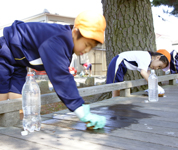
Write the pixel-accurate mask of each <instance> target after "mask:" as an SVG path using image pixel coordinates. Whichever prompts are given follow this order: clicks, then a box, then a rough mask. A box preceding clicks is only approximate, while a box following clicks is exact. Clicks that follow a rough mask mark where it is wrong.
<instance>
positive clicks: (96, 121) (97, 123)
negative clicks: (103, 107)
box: [80, 105, 106, 129]
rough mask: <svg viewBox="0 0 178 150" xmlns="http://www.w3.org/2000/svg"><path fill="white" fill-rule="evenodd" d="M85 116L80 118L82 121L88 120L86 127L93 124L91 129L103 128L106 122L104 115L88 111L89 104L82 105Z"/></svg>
mask: <svg viewBox="0 0 178 150" xmlns="http://www.w3.org/2000/svg"><path fill="white" fill-rule="evenodd" d="M83 109H84V113H85V116H84V117H83V118H80V120H81V121H83V122H89V123H88V124H87V127H91V126H94V128H93V129H99V128H103V127H104V126H105V124H106V118H105V117H104V116H99V115H96V114H92V113H90V106H89V105H83Z"/></svg>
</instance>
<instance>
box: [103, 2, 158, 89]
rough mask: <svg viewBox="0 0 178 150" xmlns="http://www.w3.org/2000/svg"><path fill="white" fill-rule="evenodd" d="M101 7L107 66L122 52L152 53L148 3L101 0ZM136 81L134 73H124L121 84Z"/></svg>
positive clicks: (151, 22)
mask: <svg viewBox="0 0 178 150" xmlns="http://www.w3.org/2000/svg"><path fill="white" fill-rule="evenodd" d="M102 4H103V14H104V16H105V18H106V23H107V27H106V32H105V44H106V58H107V65H108V64H109V63H110V61H111V59H112V58H113V57H114V56H116V55H117V54H119V53H121V52H123V51H132V50H143V51H156V44H155V33H154V27H153V17H152V11H151V3H150V0H102ZM139 78H142V77H141V75H140V73H139V72H138V71H128V72H127V74H126V76H125V80H135V79H139ZM138 88H139V89H140V87H138ZM141 89H142V88H141ZM135 90H138V89H135Z"/></svg>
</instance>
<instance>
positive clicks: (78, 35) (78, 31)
mask: <svg viewBox="0 0 178 150" xmlns="http://www.w3.org/2000/svg"><path fill="white" fill-rule="evenodd" d="M69 26H70V29H71V30H72V29H73V27H74V25H69ZM82 37H83V36H82V34H81V33H80V30H79V29H78V30H77V40H78V39H80V38H82ZM95 41H96V44H102V43H100V42H99V41H97V40H95Z"/></svg>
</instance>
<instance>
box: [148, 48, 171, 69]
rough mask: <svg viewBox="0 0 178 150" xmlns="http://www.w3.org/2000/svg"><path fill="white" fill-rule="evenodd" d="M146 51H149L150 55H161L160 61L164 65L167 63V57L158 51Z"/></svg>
mask: <svg viewBox="0 0 178 150" xmlns="http://www.w3.org/2000/svg"><path fill="white" fill-rule="evenodd" d="M148 52H149V53H150V55H151V56H161V57H160V59H159V60H160V61H162V62H163V63H164V64H166V67H167V66H168V65H169V62H168V59H167V58H166V56H164V55H163V54H161V53H158V52H151V51H148Z"/></svg>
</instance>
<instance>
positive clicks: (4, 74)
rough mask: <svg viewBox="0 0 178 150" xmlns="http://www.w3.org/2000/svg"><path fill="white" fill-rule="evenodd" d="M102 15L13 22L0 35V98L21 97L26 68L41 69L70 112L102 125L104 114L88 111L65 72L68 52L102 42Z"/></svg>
mask: <svg viewBox="0 0 178 150" xmlns="http://www.w3.org/2000/svg"><path fill="white" fill-rule="evenodd" d="M105 28H106V21H105V18H104V17H103V16H102V15H100V14H98V13H95V12H92V11H84V12H82V13H80V14H79V15H78V16H77V18H76V19H75V23H74V28H73V29H71V28H70V26H68V25H60V24H49V23H39V22H29V23H24V22H22V21H15V22H14V23H13V24H12V26H9V27H6V28H4V31H3V34H4V36H3V37H1V38H0V70H1V71H0V100H7V99H15V98H19V97H21V90H22V86H23V84H24V82H25V78H26V74H27V71H26V67H30V68H33V69H36V70H38V71H42V70H45V71H46V72H47V75H48V77H49V80H50V81H51V83H52V84H53V87H54V89H55V91H56V93H57V95H58V97H59V98H60V99H61V100H62V102H63V103H64V104H65V105H66V106H67V107H68V109H69V110H70V111H73V112H75V114H76V115H77V116H78V117H79V118H80V120H81V121H83V122H90V123H89V124H87V126H88V127H90V126H95V127H94V129H97V128H103V127H104V125H105V121H106V120H105V117H103V116H99V115H95V114H92V113H90V111H89V105H84V101H83V99H82V97H80V95H79V93H78V89H77V87H76V83H75V81H74V77H73V76H72V75H71V74H70V72H69V68H68V67H69V66H70V63H71V60H72V54H73V53H75V54H76V55H78V56H79V55H82V54H84V53H87V52H89V51H90V50H91V49H92V48H93V47H95V46H96V45H97V44H98V43H103V42H104V31H105Z"/></svg>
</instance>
